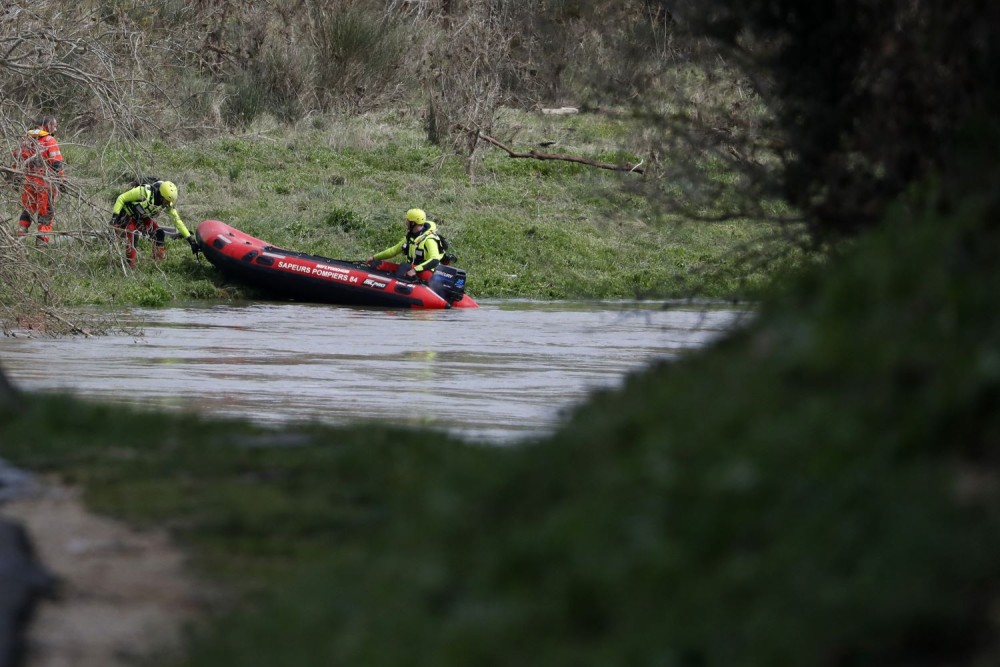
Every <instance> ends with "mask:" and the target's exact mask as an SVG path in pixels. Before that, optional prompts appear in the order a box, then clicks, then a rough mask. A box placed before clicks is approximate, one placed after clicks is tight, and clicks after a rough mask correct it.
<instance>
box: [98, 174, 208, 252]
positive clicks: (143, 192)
mask: <svg viewBox="0 0 1000 667" xmlns="http://www.w3.org/2000/svg"><path fill="white" fill-rule="evenodd" d="M157 200H160V197H159V193H158V192H157V191H156V190H155V188H154V187H153V185H139V186H136V187H134V188H132V189H131V190H127V191H125V192H123V193H121V194H120V195H118V199H116V200H115V206H114V208H113V209H111V211H112V213H114V214H115V215H118V214H119V213H121V212H122V210H123V209H124V211H125V213H126V214H127V215H130V216H132V217H133V218H135V219H136V220H137V221H138V220H142V219H143V218H152V217H155V216H156V215H157V214H158V213H159V212H160V211H165V212H166V214H167V215H168V216H170V220H171V222H173V223H174V227H176V228H177V233H178V234H180V235H181V238H184V239H186V238H187V237H189V236H191V232H189V231H188V228H187V226H185V225H184V221H183V220H181V216H180V214H179V213H178V212H177V209H176V208H174V206H173V204H168V203H166V202H164V201H160V202H159V203H157Z"/></svg>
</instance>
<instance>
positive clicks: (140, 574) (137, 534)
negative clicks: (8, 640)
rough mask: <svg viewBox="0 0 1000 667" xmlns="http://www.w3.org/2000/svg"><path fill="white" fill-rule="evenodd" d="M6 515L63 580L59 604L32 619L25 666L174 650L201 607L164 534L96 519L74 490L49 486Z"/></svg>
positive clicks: (13, 504)
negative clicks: (16, 524)
mask: <svg viewBox="0 0 1000 667" xmlns="http://www.w3.org/2000/svg"><path fill="white" fill-rule="evenodd" d="M0 514H2V515H3V516H6V517H9V518H11V519H13V520H15V521H19V522H21V523H22V524H23V525H24V526H25V528H26V529H27V530H28V532H29V534H30V536H31V540H32V541H33V543H34V545H35V548H36V550H37V552H38V557H39V560H40V561H41V562H42V563H43V564H44V565H45V566H46V567H47V568H48V569H49V570H50V571H51V572H52V573H53V574H55V575H56V576H57V577H59V579H60V582H61V585H60V595H59V599H57V600H54V601H44V602H42V603H41V606H40V607H39V609H38V611H37V613H36V615H35V618H34V621H33V623H32V625H31V627H30V630H29V636H28V641H29V655H28V661H27V664H26V666H25V667H118V666H124V665H129V664H133V663H134V661H135V659H136V658H137V657H141V656H148V655H150V654H152V653H154V652H157V651H164V650H176V649H177V647H178V646H179V643H180V639H181V638H182V636H183V630H184V628H185V627H186V626H187V625H188V624H189V623H190V622H191V621H193V619H195V618H196V617H197V615H198V612H199V611H201V610H203V608H204V605H205V603H206V601H207V599H206V596H205V593H204V591H203V590H202V588H201V586H200V585H199V584H198V582H195V581H194V579H193V578H192V577H191V575H190V574H189V573H187V572H186V571H185V562H184V561H185V559H184V555H183V554H182V553H181V552H180V551H179V550H178V549H177V548H176V546H174V545H172V544H171V542H170V540H169V539H168V537H167V535H166V534H165V533H164V532H162V531H146V530H142V531H140V530H136V529H134V528H132V527H130V526H127V525H125V524H123V523H121V522H118V521H113V520H111V519H108V518H106V517H102V516H98V515H95V514H93V513H91V512H89V511H88V510H87V509H86V508H85V507H84V505H83V503H82V502H81V500H80V495H79V493H78V492H77V491H76V490H74V489H69V488H66V487H64V486H61V485H59V484H58V483H56V482H54V481H51V480H45V481H44V483H42V484H40V485H37V488H35V489H33V490H32V492H31V493H29V494H25V495H24V496H23V497H19V498H16V499H13V500H10V501H8V502H6V503H4V504H3V505H0Z"/></svg>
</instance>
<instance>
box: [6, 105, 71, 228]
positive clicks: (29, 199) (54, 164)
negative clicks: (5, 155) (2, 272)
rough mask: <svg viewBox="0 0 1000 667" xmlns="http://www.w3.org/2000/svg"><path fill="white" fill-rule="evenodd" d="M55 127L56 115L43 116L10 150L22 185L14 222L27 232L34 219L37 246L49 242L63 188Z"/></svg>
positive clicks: (63, 182) (60, 152)
mask: <svg viewBox="0 0 1000 667" xmlns="http://www.w3.org/2000/svg"><path fill="white" fill-rule="evenodd" d="M58 126H59V121H58V120H57V119H56V117H55V116H44V117H42V119H41V120H40V121H39V122H38V126H37V127H35V128H32V129H30V130H28V132H27V134H26V135H25V136H24V137H22V138H21V141H20V144H19V145H18V147H17V148H16V149H15V150H14V152H13V157H14V164H13V165H12V169H13V170H14V171H15V172H16V173H18V174H21V175H23V177H24V182H23V184H22V186H21V206H23V207H24V208H23V210H22V211H21V217H20V218H19V219H18V221H17V224H18V226H19V227H20V229H18V234H19V235H22V236H23V235H25V234H27V233H28V229H29V228H30V227H31V223H32V222H35V221H37V223H38V236H37V237H35V242H36V243H38V244H39V245H44V244H46V243H48V242H49V237H48V233H49V232H51V231H52V217H53V215H54V213H55V203H56V197H57V196H58V193H59V192H64V191H65V189H66V174H65V170H64V167H65V165H64V163H63V156H62V151H61V150H60V149H59V142H58V141H56V136H55V135H56V131H57V130H58ZM32 216H35V218H34V219H33V218H32Z"/></svg>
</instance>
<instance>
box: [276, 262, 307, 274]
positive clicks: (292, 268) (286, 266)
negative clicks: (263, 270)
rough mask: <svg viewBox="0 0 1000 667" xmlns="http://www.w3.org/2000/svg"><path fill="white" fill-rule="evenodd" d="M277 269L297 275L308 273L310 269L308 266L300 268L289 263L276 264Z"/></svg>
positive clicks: (299, 265) (298, 265) (300, 266)
mask: <svg viewBox="0 0 1000 667" xmlns="http://www.w3.org/2000/svg"><path fill="white" fill-rule="evenodd" d="M278 268H279V269H288V270H289V271H297V272H298V273H309V272H311V271H312V269H311V268H310V267H308V266H302V265H301V264H292V263H291V262H278Z"/></svg>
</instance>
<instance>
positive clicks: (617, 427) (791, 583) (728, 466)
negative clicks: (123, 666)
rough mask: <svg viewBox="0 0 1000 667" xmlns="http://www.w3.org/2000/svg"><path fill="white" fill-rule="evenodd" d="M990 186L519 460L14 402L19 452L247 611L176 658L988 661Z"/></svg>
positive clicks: (921, 220) (907, 212) (447, 442)
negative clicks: (173, 547)
mask: <svg viewBox="0 0 1000 667" xmlns="http://www.w3.org/2000/svg"><path fill="white" fill-rule="evenodd" d="M984 193H986V194H984V195H983V196H982V197H977V198H973V199H971V200H969V201H968V203H961V204H957V205H956V204H951V203H948V202H949V199H948V198H947V197H944V198H940V199H939V198H935V197H928V198H926V199H924V200H916V201H913V202H910V205H909V206H907V207H901V208H900V209H898V211H897V214H896V217H897V218H898V219H897V220H895V221H893V222H891V223H890V224H888V225H887V226H886V228H885V229H884V230H883V231H882V232H880V233H876V234H874V235H873V236H871V237H870V238H867V239H865V240H864V241H862V242H860V243H858V244H857V245H856V246H855V247H854V248H852V249H851V251H850V252H849V253H847V254H846V255H844V256H843V257H840V258H838V259H835V260H834V261H832V262H831V263H830V265H829V266H827V267H825V268H824V270H823V273H822V275H820V273H819V272H812V273H808V274H806V275H803V276H800V277H799V278H798V279H796V280H795V281H794V283H792V284H790V285H789V287H788V288H787V289H786V290H784V291H783V292H782V293H780V294H774V295H773V296H772V298H771V299H769V301H768V304H769V305H768V306H767V307H765V308H764V309H763V311H762V312H761V314H760V317H759V318H758V320H757V321H756V322H755V323H754V324H752V325H751V326H750V327H749V329H748V330H746V331H745V332H744V333H742V334H740V335H739V336H736V337H734V338H732V339H730V340H728V341H726V342H723V343H721V344H719V345H717V346H715V347H714V348H713V349H711V350H708V351H706V352H705V353H703V354H698V355H693V356H691V357H689V358H686V359H685V360H683V361H681V362H677V363H673V364H664V365H660V366H657V367H653V368H650V369H647V370H645V371H643V372H642V373H639V374H636V375H635V376H634V377H632V378H631V379H630V380H629V382H628V383H627V385H626V386H625V388H624V389H623V390H621V391H616V392H603V393H600V394H598V395H595V396H594V397H593V398H592V399H591V400H590V401H589V402H588V403H587V404H586V405H585V406H583V407H582V408H581V409H580V410H579V411H577V413H576V414H575V415H573V416H572V419H571V420H570V421H569V422H568V423H567V424H566V426H565V427H564V428H562V429H560V431H559V432H558V433H557V434H556V435H555V436H554V437H553V438H551V439H548V440H547V441H545V442H541V443H536V444H534V445H532V446H525V447H514V448H491V447H478V446H470V445H469V444H467V443H460V442H456V441H454V440H451V439H449V438H435V439H434V440H433V441H428V440H427V438H426V435H423V434H420V433H418V432H411V431H407V430H400V429H395V428H389V427H369V428H365V429H360V428H336V429H328V428H318V427H307V426H302V427H300V428H298V429H296V432H295V433H294V434H288V433H284V434H276V433H272V432H268V431H266V430H263V429H260V428H255V427H252V426H249V425H246V424H241V423H223V422H219V421H215V420H212V421H209V420H206V419H202V418H199V417H197V416H188V417H175V416H170V415H159V414H141V413H136V412H129V411H125V410H122V409H119V408H115V409H111V408H108V407H103V406H93V405H89V404H85V403H81V402H79V401H73V400H66V399H60V398H42V397H25V398H24V400H23V401H22V402H21V403H20V404H19V405H18V406H17V408H16V410H11V409H6V410H5V411H4V412H3V415H2V419H0V440H2V442H3V444H4V447H3V453H4V456H6V457H9V458H10V459H11V460H12V461H14V462H16V463H17V464H19V465H22V466H26V467H28V468H30V469H33V470H37V471H49V472H54V473H58V474H59V475H60V476H62V477H63V478H64V479H66V480H67V481H69V482H71V483H75V484H79V485H82V486H83V487H84V488H85V489H86V497H87V500H88V502H89V503H90V504H91V506H92V507H94V508H96V509H98V510H100V511H104V512H108V513H111V514H113V515H116V516H120V517H124V518H126V519H128V520H130V521H132V522H135V523H137V524H139V525H158V526H165V527H168V528H169V529H170V530H171V532H172V533H173V534H174V535H175V536H176V537H177V538H178V539H179V540H180V541H181V543H182V544H184V545H185V546H186V548H188V549H189V550H190V553H191V554H192V556H193V559H194V560H193V562H194V564H195V566H196V568H197V570H198V571H199V572H201V573H204V574H206V575H207V576H208V577H210V578H211V579H212V580H213V581H215V582H217V583H219V584H221V585H223V586H224V588H225V589H226V590H227V591H229V592H231V593H233V594H235V596H234V597H230V598H228V599H229V600H230V601H239V605H237V606H240V607H241V608H242V611H240V612H239V613H235V614H232V615H230V614H228V613H226V611H227V607H226V606H222V607H220V608H218V609H216V612H217V613H218V614H219V616H217V617H216V620H215V621H213V623H211V624H210V625H209V627H208V628H207V629H206V631H205V632H204V633H203V634H200V635H199V638H198V639H197V640H196V641H194V643H193V644H192V645H191V647H190V650H191V653H190V656H189V657H188V658H187V659H186V661H185V662H184V663H183V664H185V665H188V666H199V665H222V664H239V665H246V666H248V667H249V666H253V665H275V664H289V665H306V664H351V665H367V666H376V665H386V666H388V665H402V664H433V665H441V666H447V665H456V666H458V665H463V666H464V665H471V664H476V665H480V664H521V663H529V662H530V663H532V664H546V665H594V666H595V667H597V666H598V665H600V666H601V667H606V666H607V665H635V664H650V663H657V664H660V663H663V664H673V663H676V664H694V663H697V664H705V665H731V664H740V665H745V666H748V667H758V666H759V667H773V665H777V664H805V665H822V664H828V660H829V658H830V656H832V655H843V656H852V657H851V660H850V662H851V664H857V665H884V664H914V663H916V662H919V661H920V660H921V659H923V658H924V657H926V656H927V655H928V651H930V652H932V653H934V654H935V655H941V656H946V658H942V661H944V662H948V663H949V664H969V665H973V664H992V662H993V661H994V660H993V659H995V658H996V657H997V652H996V645H995V644H992V643H990V642H989V641H985V640H983V638H984V637H985V638H987V639H988V638H989V637H991V636H993V635H991V634H990V633H991V632H995V625H994V624H995V620H991V619H993V616H992V615H991V614H990V613H989V612H986V611H984V610H988V609H992V608H993V605H995V592H994V591H993V590H992V588H991V582H993V581H996V577H997V576H998V574H1000V573H998V570H997V562H998V561H997V559H996V557H995V555H996V553H998V550H1000V544H998V541H997V536H1000V511H998V508H1000V501H998V497H997V496H998V491H997V485H996V483H995V476H994V469H995V467H996V466H995V458H996V457H995V454H994V453H992V446H993V444H994V441H995V435H996V433H998V432H1000V423H998V415H1000V405H998V403H997V401H998V396H1000V394H998V392H997V387H998V377H1000V374H998V370H997V369H998V364H997V359H998V358H1000V356H998V355H1000V351H998V349H997V340H1000V337H998V331H1000V328H998V327H1000V324H998V322H1000V320H998V316H997V312H998V311H997V310H996V308H994V301H995V296H996V294H997V291H998V290H1000V283H998V279H1000V278H998V272H997V270H996V265H995V257H996V254H997V252H1000V250H998V248H1000V241H998V235H997V232H996V229H995V225H993V222H992V221H993V220H995V215H996V211H997V210H998V204H997V196H996V194H995V193H993V194H988V193H989V190H988V189H987V190H984ZM886 258H892V261H886ZM956 267H961V270H956ZM665 416H668V417H669V418H665ZM230 611H231V610H230ZM970 654H974V655H976V656H978V657H979V658H980V660H978V661H976V660H972V659H970V660H968V661H963V660H958V659H956V660H951V659H950V658H948V656H952V657H953V656H968V655H970ZM991 656H992V659H991Z"/></svg>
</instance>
